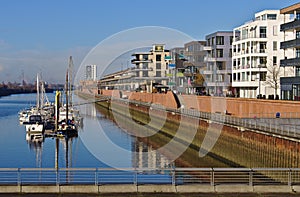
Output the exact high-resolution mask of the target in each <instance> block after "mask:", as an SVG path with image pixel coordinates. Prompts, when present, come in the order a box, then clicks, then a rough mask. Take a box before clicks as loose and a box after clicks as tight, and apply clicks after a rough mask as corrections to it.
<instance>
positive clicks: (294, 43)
mask: <svg viewBox="0 0 300 197" xmlns="http://www.w3.org/2000/svg"><path fill="white" fill-rule="evenodd" d="M294 47H300V38H297V39H295V40H289V41H285V42H281V43H280V49H287V48H294Z"/></svg>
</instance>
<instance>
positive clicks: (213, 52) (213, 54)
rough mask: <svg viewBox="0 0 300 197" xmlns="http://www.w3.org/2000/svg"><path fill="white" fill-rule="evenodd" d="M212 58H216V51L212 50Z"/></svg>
mask: <svg viewBox="0 0 300 197" xmlns="http://www.w3.org/2000/svg"><path fill="white" fill-rule="evenodd" d="M211 57H212V58H214V57H215V50H211Z"/></svg>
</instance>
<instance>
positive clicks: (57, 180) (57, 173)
mask: <svg viewBox="0 0 300 197" xmlns="http://www.w3.org/2000/svg"><path fill="white" fill-rule="evenodd" d="M56 185H59V169H57V170H56Z"/></svg>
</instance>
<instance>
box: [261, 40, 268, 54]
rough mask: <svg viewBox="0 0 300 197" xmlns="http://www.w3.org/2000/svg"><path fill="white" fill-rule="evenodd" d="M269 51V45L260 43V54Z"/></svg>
mask: <svg viewBox="0 0 300 197" xmlns="http://www.w3.org/2000/svg"><path fill="white" fill-rule="evenodd" d="M266 49H267V43H266V42H260V43H259V52H260V53H265V52H266Z"/></svg>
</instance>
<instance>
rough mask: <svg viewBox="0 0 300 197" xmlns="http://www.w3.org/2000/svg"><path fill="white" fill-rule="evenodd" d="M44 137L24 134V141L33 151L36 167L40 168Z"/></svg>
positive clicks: (42, 135)
mask: <svg viewBox="0 0 300 197" xmlns="http://www.w3.org/2000/svg"><path fill="white" fill-rule="evenodd" d="M44 139H45V136H44V134H43V133H30V132H28V133H26V141H27V143H28V145H29V148H30V149H33V150H34V151H35V162H36V164H35V165H36V167H39V168H40V167H42V153H43V142H44Z"/></svg>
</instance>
